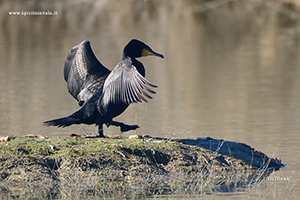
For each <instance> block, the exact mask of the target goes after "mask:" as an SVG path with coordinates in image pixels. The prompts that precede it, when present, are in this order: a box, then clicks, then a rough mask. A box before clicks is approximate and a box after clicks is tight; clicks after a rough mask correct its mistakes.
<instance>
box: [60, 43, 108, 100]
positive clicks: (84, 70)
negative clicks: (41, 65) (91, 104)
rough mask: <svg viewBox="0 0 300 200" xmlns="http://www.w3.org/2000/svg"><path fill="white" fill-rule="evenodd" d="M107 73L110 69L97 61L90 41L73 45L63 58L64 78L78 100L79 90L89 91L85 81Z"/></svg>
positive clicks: (88, 81) (70, 91) (71, 92)
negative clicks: (64, 58)
mask: <svg viewBox="0 0 300 200" xmlns="http://www.w3.org/2000/svg"><path fill="white" fill-rule="evenodd" d="M109 73H110V70H108V69H107V68H105V67H104V66H103V65H102V64H101V63H100V62H99V61H98V59H97V58H96V56H95V54H94V53H93V50H92V48H91V45H90V42H89V41H86V40H85V41H83V42H81V43H80V44H78V45H76V46H74V47H73V48H72V49H71V50H70V51H69V54H68V56H67V58H66V60H65V66H64V79H65V81H66V82H67V83H68V85H67V87H68V90H69V93H70V94H71V95H72V96H73V97H74V98H75V99H77V100H78V101H81V99H78V94H79V93H80V92H81V91H83V90H84V92H85V91H87V92H91V91H90V90H89V88H87V87H90V86H89V85H88V84H87V83H92V82H94V81H93V80H91V79H95V80H97V79H100V78H101V77H103V76H107V75H108V74H109ZM91 93H93V92H91ZM93 94H94V93H93ZM86 96H91V95H86ZM86 100H87V99H86Z"/></svg>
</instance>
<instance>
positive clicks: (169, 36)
mask: <svg viewBox="0 0 300 200" xmlns="http://www.w3.org/2000/svg"><path fill="white" fill-rule="evenodd" d="M12 2H13V1H3V2H2V4H3V5H4V6H3V7H2V8H0V9H1V11H2V12H1V14H0V15H1V18H0V23H1V24H0V25H1V28H0V61H1V64H0V70H1V72H0V94H1V95H0V127H1V129H0V135H15V136H22V135H25V134H39V135H44V136H49V137H57V136H60V137H67V136H68V135H69V134H70V133H79V134H85V133H86V132H87V133H89V134H92V133H94V132H95V127H94V126H87V125H82V126H80V125H74V126H71V127H70V128H64V129H58V128H56V127H44V126H43V125H42V123H43V121H46V120H50V119H53V118H58V117H63V116H67V115H69V114H71V113H73V112H74V111H76V110H77V109H78V108H79V107H78V105H77V102H76V101H75V100H74V99H73V98H72V97H71V95H69V93H68V92H67V88H66V83H65V82H64V80H63V75H62V72H63V65H64V60H65V58H66V55H67V53H68V51H69V50H70V49H71V48H72V47H73V46H74V45H76V44H78V43H80V42H81V41H82V40H90V41H91V45H92V48H93V50H94V52H95V54H96V56H97V58H98V59H99V60H100V61H101V62H102V64H104V65H105V66H106V67H107V68H109V69H113V68H114V67H115V65H116V64H117V63H118V62H119V60H120V59H121V55H122V50H123V47H124V46H125V45H126V43H127V42H128V41H129V40H130V39H132V38H138V39H140V40H142V41H144V42H146V43H147V44H149V45H150V46H151V47H152V48H153V49H154V50H155V51H157V52H159V53H162V54H164V56H165V59H164V60H162V59H159V58H156V57H147V58H141V59H140V61H141V62H143V63H144V65H145V67H146V78H147V79H148V80H150V81H151V82H152V83H154V84H156V85H158V86H159V87H158V89H157V94H156V95H155V96H154V99H153V100H151V101H149V103H148V104H134V105H132V106H130V107H129V108H128V109H127V110H126V111H125V112H124V114H122V115H121V116H119V117H118V118H117V120H119V121H123V122H125V123H128V124H135V123H137V124H138V125H139V126H140V127H141V128H140V129H138V130H137V131H135V132H129V133H124V135H130V134H147V135H151V136H160V137H161V136H162V137H175V138H198V137H207V136H209V137H212V138H217V139H226V140H231V141H236V142H243V143H247V144H249V145H250V146H252V147H254V148H255V149H257V150H260V151H262V152H264V153H266V154H267V155H268V156H271V157H277V158H280V159H282V161H283V163H285V164H288V167H286V168H284V169H282V170H280V171H278V172H275V173H273V174H272V175H271V176H270V177H269V178H268V180H267V181H266V182H265V183H264V185H263V186H262V185H260V186H257V187H256V186H255V187H254V188H249V189H247V193H246V196H247V197H251V196H254V197H259V198H260V197H261V198H279V197H284V198H296V199H297V198H299V197H300V188H299V184H300V178H299V173H300V154H299V152H300V147H299V146H300V145H299V143H300V137H299V132H300V60H299V58H300V57H299V52H300V51H299V50H300V43H299V41H300V38H299V36H300V34H299V30H300V27H299V14H297V13H293V14H294V15H286V14H284V13H283V12H280V9H278V5H273V4H270V5H269V4H268V5H267V4H265V3H263V2H260V1H257V2H256V3H251V4H249V3H245V2H243V1H242V3H232V4H231V3H230V4H228V5H227V4H225V5H219V6H217V5H216V6H215V7H212V8H211V7H209V4H206V5H207V6H206V7H199V6H198V4H196V3H193V2H188V1H171V0H170V1H128V2H127V1H126V3H125V1H113V2H111V1H101V2H95V3H92V2H90V3H84V2H83V1H64V2H60V1H53V2H50V1H49V2H48V1H44V2H43V3H42V2H39V1H24V2H23V1H16V2H17V4H13V3H12ZM279 8H280V7H279ZM31 10H50V11H57V12H58V15H56V16H12V15H9V14H8V12H9V11H31ZM295 16H296V17H295ZM105 134H108V135H119V134H120V132H119V130H118V128H114V127H110V128H109V129H105ZM243 197H245V196H243ZM229 198H230V197H229ZM237 198H238V197H237Z"/></svg>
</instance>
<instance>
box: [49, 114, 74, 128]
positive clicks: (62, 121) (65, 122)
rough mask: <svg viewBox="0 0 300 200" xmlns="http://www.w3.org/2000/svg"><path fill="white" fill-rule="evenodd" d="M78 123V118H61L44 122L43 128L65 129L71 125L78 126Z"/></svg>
mask: <svg viewBox="0 0 300 200" xmlns="http://www.w3.org/2000/svg"><path fill="white" fill-rule="evenodd" d="M78 122H79V119H78V118H74V117H72V116H69V117H63V118H58V119H53V120H49V121H46V122H44V125H45V126H58V127H66V126H71V125H72V124H78Z"/></svg>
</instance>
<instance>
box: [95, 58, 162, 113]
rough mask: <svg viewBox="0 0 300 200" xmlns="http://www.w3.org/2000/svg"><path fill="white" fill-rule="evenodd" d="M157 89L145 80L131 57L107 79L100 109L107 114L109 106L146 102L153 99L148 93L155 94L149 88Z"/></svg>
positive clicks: (120, 63) (100, 101)
mask: <svg viewBox="0 0 300 200" xmlns="http://www.w3.org/2000/svg"><path fill="white" fill-rule="evenodd" d="M149 86H151V87H157V86H156V85H154V84H152V83H150V82H149V81H148V80H147V79H145V78H144V77H143V76H142V75H141V74H140V73H139V72H138V70H137V69H136V67H135V66H134V65H132V60H131V58H130V57H126V58H124V59H123V60H121V61H120V62H119V63H118V65H117V66H116V67H115V68H114V69H113V70H112V71H111V73H110V74H109V76H108V77H107V78H106V80H105V82H104V86H103V91H102V97H101V98H100V99H99V101H98V109H99V107H100V110H101V111H100V112H101V113H103V114H105V113H106V111H107V109H108V106H109V104H116V103H124V104H131V103H137V102H142V101H145V102H147V99H146V98H145V97H147V98H150V99H152V97H151V96H150V95H149V94H148V93H147V92H146V91H148V92H150V93H153V94H155V91H153V90H152V89H150V88H149Z"/></svg>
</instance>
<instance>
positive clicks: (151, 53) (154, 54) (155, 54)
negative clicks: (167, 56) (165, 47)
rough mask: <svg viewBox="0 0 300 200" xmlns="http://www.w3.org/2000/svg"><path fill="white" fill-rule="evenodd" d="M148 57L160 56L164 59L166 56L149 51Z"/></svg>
mask: <svg viewBox="0 0 300 200" xmlns="http://www.w3.org/2000/svg"><path fill="white" fill-rule="evenodd" d="M148 55H152V56H158V57H160V58H164V56H163V55H162V54H159V53H156V52H155V51H149V52H148Z"/></svg>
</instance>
